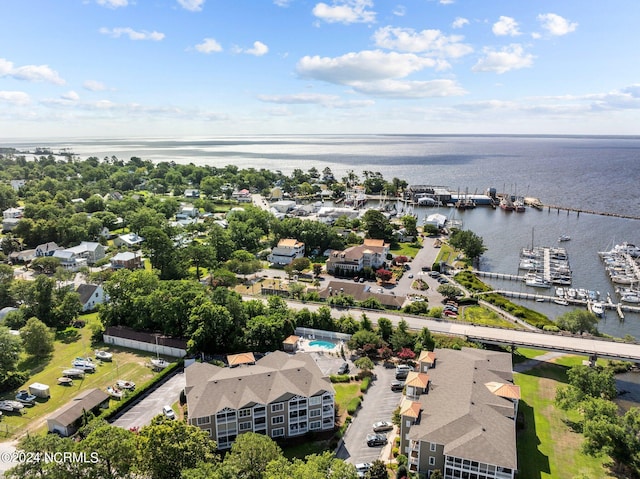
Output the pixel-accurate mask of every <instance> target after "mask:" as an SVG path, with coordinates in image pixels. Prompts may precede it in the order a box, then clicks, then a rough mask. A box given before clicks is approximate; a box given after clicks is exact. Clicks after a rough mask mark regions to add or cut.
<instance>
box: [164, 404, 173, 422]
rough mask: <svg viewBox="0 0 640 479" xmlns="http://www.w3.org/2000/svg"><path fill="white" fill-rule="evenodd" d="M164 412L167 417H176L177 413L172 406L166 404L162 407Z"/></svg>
mask: <svg viewBox="0 0 640 479" xmlns="http://www.w3.org/2000/svg"><path fill="white" fill-rule="evenodd" d="M162 414H164V417H166V418H167V419H175V418H176V413H175V411H174V410H173V408H172V407H171V406H165V407H163V408H162Z"/></svg>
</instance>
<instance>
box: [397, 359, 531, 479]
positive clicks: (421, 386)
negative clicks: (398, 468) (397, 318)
mask: <svg viewBox="0 0 640 479" xmlns="http://www.w3.org/2000/svg"><path fill="white" fill-rule="evenodd" d="M436 358H437V362H436ZM436 364H437V366H436ZM405 393H406V395H405V396H404V397H403V399H402V402H401V405H400V417H401V423H400V450H401V452H402V454H405V455H406V456H407V458H408V460H409V464H408V466H409V469H410V470H411V471H412V472H418V473H420V474H424V475H426V476H427V477H429V476H430V475H431V473H432V472H433V471H435V470H436V469H439V470H440V471H441V472H442V473H443V476H444V477H445V478H446V479H449V478H462V477H469V478H471V477H474V478H478V479H513V478H514V477H515V474H516V472H517V466H518V464H517V452H516V416H517V413H518V401H519V399H520V388H519V387H518V386H516V385H514V384H513V372H512V364H511V355H510V354H508V353H502V352H495V351H486V350H480V349H473V348H463V349H462V350H460V351H456V350H452V349H438V350H436V351H435V352H432V353H428V354H422V355H421V356H420V358H419V360H418V370H417V371H413V372H410V373H409V375H408V376H407V380H406V389H405Z"/></svg>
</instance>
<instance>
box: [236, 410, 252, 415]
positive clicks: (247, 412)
mask: <svg viewBox="0 0 640 479" xmlns="http://www.w3.org/2000/svg"><path fill="white" fill-rule="evenodd" d="M250 416H251V409H240V410H239V411H238V417H250Z"/></svg>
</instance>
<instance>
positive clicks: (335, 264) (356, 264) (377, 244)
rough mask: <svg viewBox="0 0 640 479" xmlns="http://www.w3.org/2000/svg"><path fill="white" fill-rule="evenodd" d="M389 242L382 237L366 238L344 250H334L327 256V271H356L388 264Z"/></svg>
mask: <svg viewBox="0 0 640 479" xmlns="http://www.w3.org/2000/svg"><path fill="white" fill-rule="evenodd" d="M388 254H389V243H385V242H384V240H381V239H365V240H364V243H363V244H361V245H358V246H352V247H350V248H347V249H345V250H344V251H332V252H331V254H330V255H329V257H328V258H327V272H329V273H347V272H350V273H354V272H358V271H361V270H362V269H363V268H364V267H366V266H368V267H371V268H374V269H375V268H380V267H382V266H384V265H385V264H386V261H387V255H388Z"/></svg>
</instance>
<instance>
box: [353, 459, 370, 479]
mask: <svg viewBox="0 0 640 479" xmlns="http://www.w3.org/2000/svg"><path fill="white" fill-rule="evenodd" d="M369 469H371V463H370V462H361V463H360V464H356V472H357V473H358V477H364V476H365V474H366V473H367V471H368V470H369Z"/></svg>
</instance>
